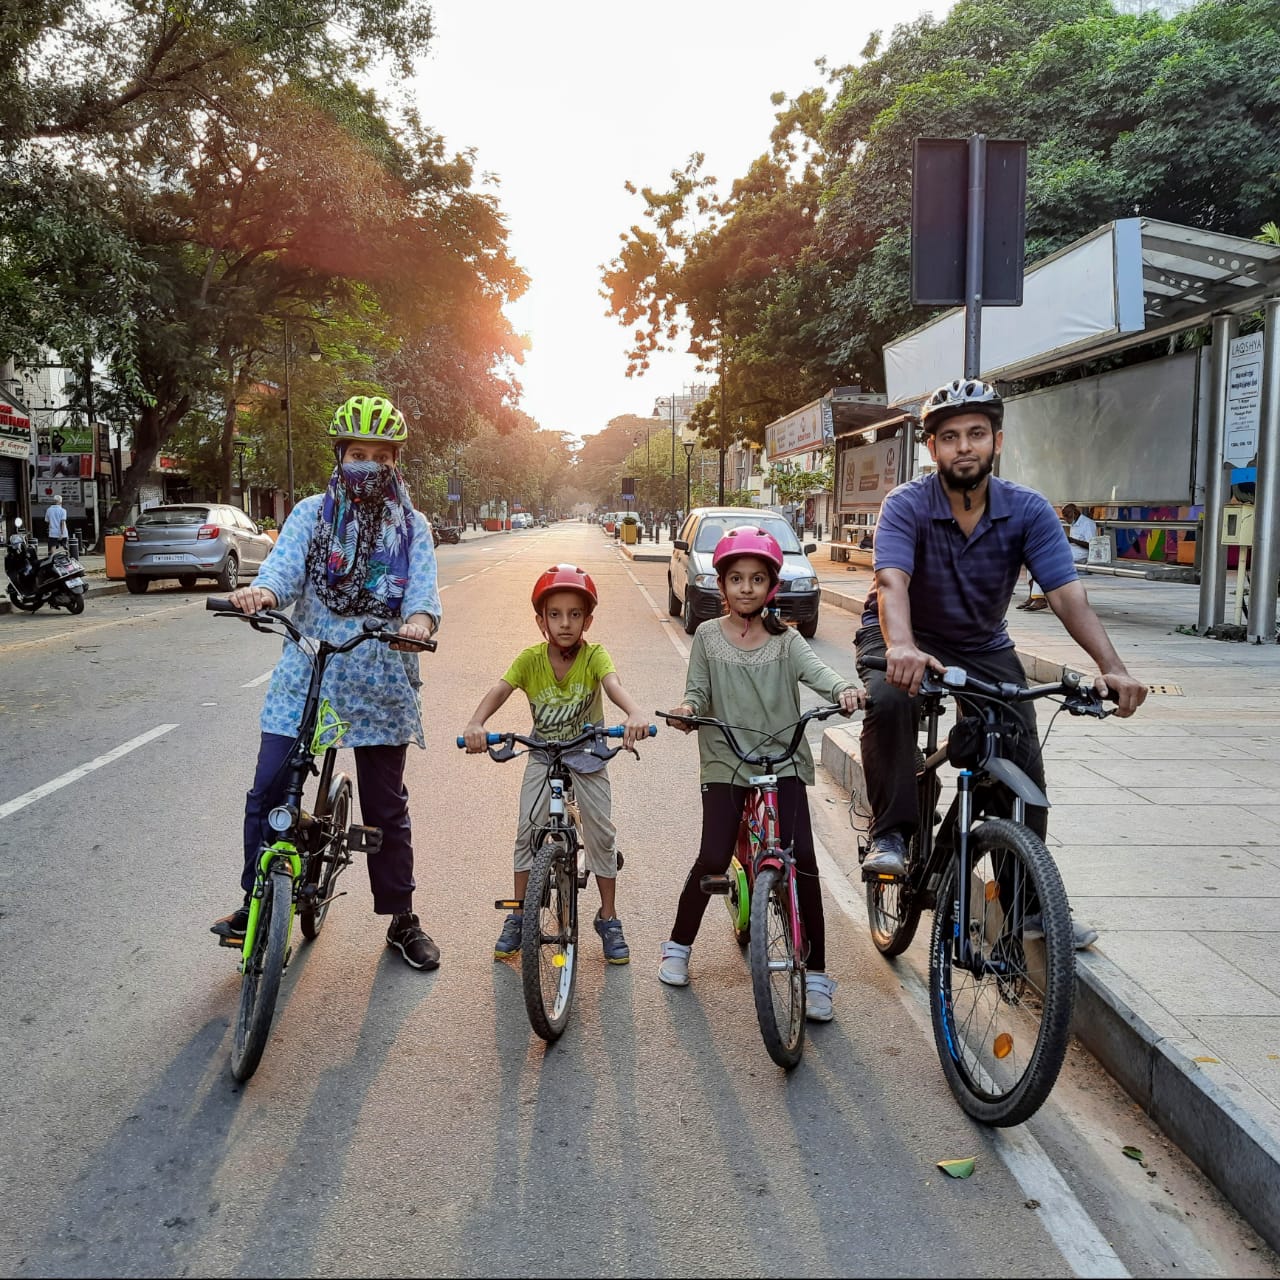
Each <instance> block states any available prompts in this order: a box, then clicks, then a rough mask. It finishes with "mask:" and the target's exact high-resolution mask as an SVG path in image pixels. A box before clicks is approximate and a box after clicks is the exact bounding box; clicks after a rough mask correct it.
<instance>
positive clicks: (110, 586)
mask: <svg viewBox="0 0 1280 1280" xmlns="http://www.w3.org/2000/svg"><path fill="white" fill-rule="evenodd" d="M510 532H511V530H509V529H507V530H499V529H495V530H492V531H490V530H488V529H464V530H463V531H462V538H461V542H476V541H478V540H479V539H480V538H498V537H502V536H504V535H506V534H509V533H510ZM40 545H41V553H42V554H43V550H44V543H43V542H42V543H41V544H40ZM453 545H455V544H453V543H442V544H441V545H440V546H438V547H437V548H436V555H437V556H439V555H441V554H443V553H445V552H447V551H448V549H449V547H450V546H453ZM457 545H461V543H459V544H457ZM80 563H81V564H82V565H83V566H84V572H85V577H86V578H88V579H89V586H88V589H87V590H86V591H85V596H86V598H92V597H93V596H111V595H118V594H119V593H120V592H122V591H124V590H126V588H125V585H124V582H123V581H121V580H119V579H111V578H108V577H107V558H106V556H102V555H95V554H94V553H93V552H92V551H86V552H82V553H81V555H80ZM160 581H161V582H163V583H165V584H166V585H167V586H173V585H174V584H175V583H176V582H177V579H176V578H161V579H160ZM245 581H248V582H252V581H253V579H252V578H248V579H245ZM212 584H213V579H212V578H201V579H200V582H199V583H197V585H198V586H199V585H204V586H206V587H209V586H212ZM44 608H45V609H47V608H48V606H44ZM43 611H44V610H43V609H42V612H43ZM12 612H13V605H12V604H10V602H9V601H8V599H6V598H5V597H4V596H3V595H0V615H3V614H6V613H12ZM54 612H57V610H55V611H54Z"/></svg>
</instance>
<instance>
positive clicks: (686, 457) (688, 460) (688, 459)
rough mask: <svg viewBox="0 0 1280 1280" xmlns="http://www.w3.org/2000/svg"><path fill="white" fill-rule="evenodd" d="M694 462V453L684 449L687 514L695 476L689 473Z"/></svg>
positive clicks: (685, 507) (685, 506)
mask: <svg viewBox="0 0 1280 1280" xmlns="http://www.w3.org/2000/svg"><path fill="white" fill-rule="evenodd" d="M692 462H693V453H692V452H691V451H690V450H689V449H686V450H685V451H684V509H685V514H686V515H687V514H688V512H689V507H690V505H691V504H690V494H691V492H692V484H693V478H692V476H691V475H690V473H689V467H690V465H691V464H692Z"/></svg>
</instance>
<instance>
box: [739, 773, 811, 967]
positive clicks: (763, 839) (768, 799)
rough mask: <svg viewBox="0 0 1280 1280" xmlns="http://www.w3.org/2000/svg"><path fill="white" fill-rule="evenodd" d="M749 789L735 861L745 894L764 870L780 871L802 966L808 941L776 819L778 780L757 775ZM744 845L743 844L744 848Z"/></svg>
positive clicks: (792, 860) (788, 850)
mask: <svg viewBox="0 0 1280 1280" xmlns="http://www.w3.org/2000/svg"><path fill="white" fill-rule="evenodd" d="M747 786H748V787H750V788H751V790H750V792H749V793H748V795H747V798H746V800H745V801H744V802H743V806H742V822H741V825H740V826H739V828H738V850H739V852H740V853H746V855H747V857H746V860H745V861H744V860H743V859H742V858H739V859H738V861H739V863H740V865H741V866H742V869H743V870H744V871H745V872H746V876H747V888H748V891H749V892H751V891H754V889H755V883H756V877H757V876H758V875H759V874H760V872H761V871H763V870H764V869H765V868H766V867H773V868H775V869H776V870H777V871H779V872H780V873H781V874H782V875H783V876H784V877H785V879H786V882H787V916H788V923H789V925H790V930H791V942H792V945H793V946H794V947H795V953H796V955H797V956H798V957H799V958H800V963H801V964H804V963H805V962H806V961H807V960H808V958H809V939H808V937H807V936H806V934H805V931H804V921H803V919H802V918H801V916H800V896H799V893H798V891H797V889H796V862H795V857H794V856H793V854H792V850H791V847H790V846H789V845H788V846H784V845H783V843H782V826H781V822H780V821H779V818H778V776H777V774H774V773H763V774H756V775H754V776H753V777H750V778H748V779H747ZM744 841H745V844H744Z"/></svg>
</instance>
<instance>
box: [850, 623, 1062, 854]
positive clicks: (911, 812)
mask: <svg viewBox="0 0 1280 1280" xmlns="http://www.w3.org/2000/svg"><path fill="white" fill-rule="evenodd" d="M853 642H854V644H855V645H856V646H857V649H858V674H859V676H861V677H862V683H863V684H864V685H865V686H866V689H867V708H866V711H865V712H864V713H863V718H862V771H863V774H864V776H865V777H866V780H867V799H868V800H869V801H870V803H871V815H872V817H871V835H872V837H875V836H878V835H883V834H884V833H885V832H886V831H901V832H903V834H904V835H907V836H908V837H909V836H910V834H911V833H912V832H914V831H915V828H916V810H917V799H916V769H915V751H916V747H917V745H918V742H919V734H918V725H919V708H918V703H919V699H918V698H913V697H911V695H910V694H907V693H904V692H903V691H902V690H901V689H895V688H894V687H893V685H891V684H890V683H889V682H888V680H887V679H886V678H885V673H884V672H883V671H870V670H868V669H867V668H866V667H865V665H864V663H863V660H864V659H865V658H867V657H870V656H871V655H873V654H874V655H878V656H879V657H882V658H883V657H884V653H885V643H884V637H883V636H882V635H881V634H880V628H879V627H875V626H872V627H863V628H862V629H861V630H860V631H859V632H858V634H857V635H856V636H854V640H853ZM921 648H923V649H924V650H925V652H926V653H931V654H932V655H933V656H934V657H935V658H937V659H938V661H939V662H941V663H942V664H943V665H944V666H948V667H963V668H964V669H965V670H966V671H971V672H973V674H974V675H976V676H979V677H981V678H982V679H984V680H990V681H1007V682H1009V683H1014V684H1020V685H1024V686H1025V685H1026V683H1027V678H1026V675H1025V673H1024V672H1023V670H1022V663H1021V662H1019V661H1018V655H1017V654H1016V653H1015V652H1014V650H1013V649H1011V648H1010V649H1001V650H998V651H997V652H996V653H982V654H973V653H961V652H959V651H957V650H953V649H949V648H948V647H947V646H946V645H940V644H935V643H930V644H928V645H921ZM1004 714H1005V716H1006V718H1007V717H1010V716H1012V717H1016V719H1017V723H1018V726H1019V733H1018V735H1017V740H1016V742H1014V743H1012V744H1010V745H1009V747H1008V752H1007V754H1008V756H1009V759H1011V760H1012V761H1013V762H1014V763H1015V764H1017V765H1019V766H1020V767H1021V768H1022V769H1023V770H1024V771H1025V772H1026V773H1027V774H1028V776H1029V777H1030V778H1031V779H1032V781H1034V782H1035V783H1036V785H1037V786H1038V787H1039V788H1040V789H1041V790H1042V791H1043V790H1044V761H1043V760H1042V759H1041V757H1040V743H1039V740H1038V738H1037V735H1036V713H1035V706H1034V704H1033V703H1030V702H1023V703H1019V704H1018V705H1017V706H1016V707H1009V708H1005V709H1004ZM1048 818H1049V814H1048V810H1046V809H1043V808H1041V807H1039V806H1038V805H1036V806H1033V805H1028V806H1027V826H1028V827H1030V828H1031V830H1032V831H1034V832H1035V833H1036V835H1038V836H1039V837H1040V838H1041V839H1042V840H1043V839H1044V835H1045V831H1046V830H1047V828H1048Z"/></svg>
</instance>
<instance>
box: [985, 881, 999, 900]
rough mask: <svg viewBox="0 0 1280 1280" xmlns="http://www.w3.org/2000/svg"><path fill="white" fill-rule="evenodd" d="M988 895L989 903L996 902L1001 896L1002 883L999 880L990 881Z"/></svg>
mask: <svg viewBox="0 0 1280 1280" xmlns="http://www.w3.org/2000/svg"><path fill="white" fill-rule="evenodd" d="M986 895H987V901H988V902H994V901H995V900H996V899H997V898H998V897H999V896H1000V882H999V881H998V880H988V881H987V888H986Z"/></svg>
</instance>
